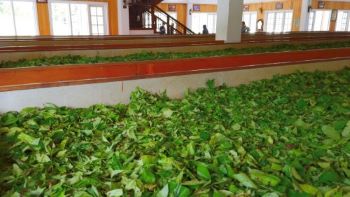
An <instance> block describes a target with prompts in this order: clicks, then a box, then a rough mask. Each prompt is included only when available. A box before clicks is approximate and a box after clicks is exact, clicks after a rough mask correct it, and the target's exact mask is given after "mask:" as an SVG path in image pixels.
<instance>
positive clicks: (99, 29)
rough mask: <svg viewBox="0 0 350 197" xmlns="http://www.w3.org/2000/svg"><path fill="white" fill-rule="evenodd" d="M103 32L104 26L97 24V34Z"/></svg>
mask: <svg viewBox="0 0 350 197" xmlns="http://www.w3.org/2000/svg"><path fill="white" fill-rule="evenodd" d="M104 33H105V31H104V27H103V26H102V25H100V26H98V34H99V35H103V34H104Z"/></svg>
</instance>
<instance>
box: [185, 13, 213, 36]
mask: <svg viewBox="0 0 350 197" xmlns="http://www.w3.org/2000/svg"><path fill="white" fill-rule="evenodd" d="M193 14H206V16H207V22H206V25H207V28H208V31H209V34H215V33H216V27H217V17H218V15H217V13H216V12H193V13H192V15H191V21H192V25H191V29H192V30H193V29H194V28H193V18H192V17H193ZM209 15H212V16H215V20H213V22H214V24H215V27H213V29H209V26H208V24H209V23H208V21H209V17H208V16H209ZM203 25H204V24H200V25H199V27H200V28H199V29H200V32H198V33H199V34H202V30H203V29H202V26H203ZM211 30H212V31H211ZM193 31H195V30H193ZM195 34H197V32H195Z"/></svg>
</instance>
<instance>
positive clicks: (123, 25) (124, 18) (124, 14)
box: [118, 0, 130, 35]
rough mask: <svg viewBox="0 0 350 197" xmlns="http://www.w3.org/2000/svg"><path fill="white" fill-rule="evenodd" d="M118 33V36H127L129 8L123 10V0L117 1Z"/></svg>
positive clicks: (128, 32) (128, 31) (128, 30)
mask: <svg viewBox="0 0 350 197" xmlns="http://www.w3.org/2000/svg"><path fill="white" fill-rule="evenodd" d="M118 31H119V35H129V34H130V25H129V8H123V0H118Z"/></svg>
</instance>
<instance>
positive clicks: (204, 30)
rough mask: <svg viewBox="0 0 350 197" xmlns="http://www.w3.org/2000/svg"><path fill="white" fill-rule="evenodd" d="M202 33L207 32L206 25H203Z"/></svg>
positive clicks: (205, 33)
mask: <svg viewBox="0 0 350 197" xmlns="http://www.w3.org/2000/svg"><path fill="white" fill-rule="evenodd" d="M202 34H204V35H207V34H209V31H208V28H207V26H206V25H203V32H202Z"/></svg>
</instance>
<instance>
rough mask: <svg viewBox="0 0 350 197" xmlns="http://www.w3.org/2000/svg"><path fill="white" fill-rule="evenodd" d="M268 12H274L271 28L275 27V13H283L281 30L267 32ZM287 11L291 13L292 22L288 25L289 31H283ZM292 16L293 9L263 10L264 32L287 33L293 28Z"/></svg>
mask: <svg viewBox="0 0 350 197" xmlns="http://www.w3.org/2000/svg"><path fill="white" fill-rule="evenodd" d="M269 13H274V15H275V19H274V22H273V29H276V15H277V13H283V18H282V26H281V27H282V31H281V32H274V31H273V32H267V25H268V20H267V19H268V14H269ZM287 13H292V22H291V27H290V31H284V28H285V22H286V21H285V18H286V14H287ZM293 17H294V11H293V10H266V11H264V32H267V33H271V34H274V33H287V32H291V31H292V30H293Z"/></svg>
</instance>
